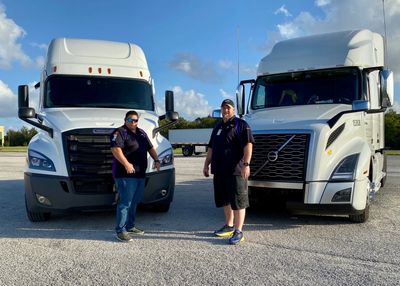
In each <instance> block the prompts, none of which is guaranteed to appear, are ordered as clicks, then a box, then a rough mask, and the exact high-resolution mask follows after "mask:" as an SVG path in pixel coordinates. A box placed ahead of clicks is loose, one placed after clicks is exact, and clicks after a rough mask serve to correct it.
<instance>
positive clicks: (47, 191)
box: [24, 169, 175, 212]
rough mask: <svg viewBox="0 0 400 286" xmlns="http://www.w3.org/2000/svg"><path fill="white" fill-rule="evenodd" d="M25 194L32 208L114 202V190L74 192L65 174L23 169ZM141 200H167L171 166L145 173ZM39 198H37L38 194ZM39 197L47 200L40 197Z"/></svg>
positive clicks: (98, 206) (97, 205) (55, 208)
mask: <svg viewBox="0 0 400 286" xmlns="http://www.w3.org/2000/svg"><path fill="white" fill-rule="evenodd" d="M24 178H25V198H26V204H27V206H28V207H29V209H30V211H33V212H68V211H73V210H101V209H110V208H113V207H114V206H115V205H116V200H117V193H116V192H114V191H113V190H110V192H108V193H93V194H88V193H77V192H75V190H74V182H73V181H72V180H71V178H69V177H60V176H49V175H41V174H34V173H25V174H24ZM145 180H146V182H145V191H144V195H143V200H142V204H152V205H156V204H168V203H171V202H172V200H173V196H174V189H175V169H169V170H164V171H160V172H154V173H149V174H147V175H146V179H145ZM40 196H42V199H41V200H40V201H42V202H39V197H40ZM43 197H44V198H46V199H47V200H43Z"/></svg>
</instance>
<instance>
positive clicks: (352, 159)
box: [330, 154, 360, 181]
mask: <svg viewBox="0 0 400 286" xmlns="http://www.w3.org/2000/svg"><path fill="white" fill-rule="evenodd" d="M359 156H360V154H353V155H350V156H347V157H346V158H344V159H343V160H342V161H341V162H340V163H339V164H338V165H337V166H336V168H335V171H333V173H332V175H331V179H330V180H331V181H354V179H355V173H356V166H357V162H358V157H359Z"/></svg>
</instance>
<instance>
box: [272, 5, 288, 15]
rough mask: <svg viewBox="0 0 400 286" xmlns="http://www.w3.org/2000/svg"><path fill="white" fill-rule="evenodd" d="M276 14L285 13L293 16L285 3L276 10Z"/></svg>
mask: <svg viewBox="0 0 400 286" xmlns="http://www.w3.org/2000/svg"><path fill="white" fill-rule="evenodd" d="M274 14H275V15H278V14H283V15H285V17H291V16H292V14H290V12H289V11H288V9H286V7H285V5H282V6H281V7H280V8H279V9H278V10H276V11H275V13H274Z"/></svg>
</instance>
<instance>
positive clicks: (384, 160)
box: [381, 153, 387, 188]
mask: <svg viewBox="0 0 400 286" xmlns="http://www.w3.org/2000/svg"><path fill="white" fill-rule="evenodd" d="M382 171H383V172H385V173H386V175H385V177H383V178H382V180H381V188H383V187H384V186H385V183H386V178H387V158H386V154H385V153H383V168H382Z"/></svg>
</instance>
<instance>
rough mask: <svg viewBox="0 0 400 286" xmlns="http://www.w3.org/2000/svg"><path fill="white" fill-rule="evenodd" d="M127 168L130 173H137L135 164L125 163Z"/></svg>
mask: <svg viewBox="0 0 400 286" xmlns="http://www.w3.org/2000/svg"><path fill="white" fill-rule="evenodd" d="M125 170H126V172H127V173H128V174H134V173H135V168H134V167H133V165H132V164H131V163H127V164H126V165H125Z"/></svg>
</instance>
